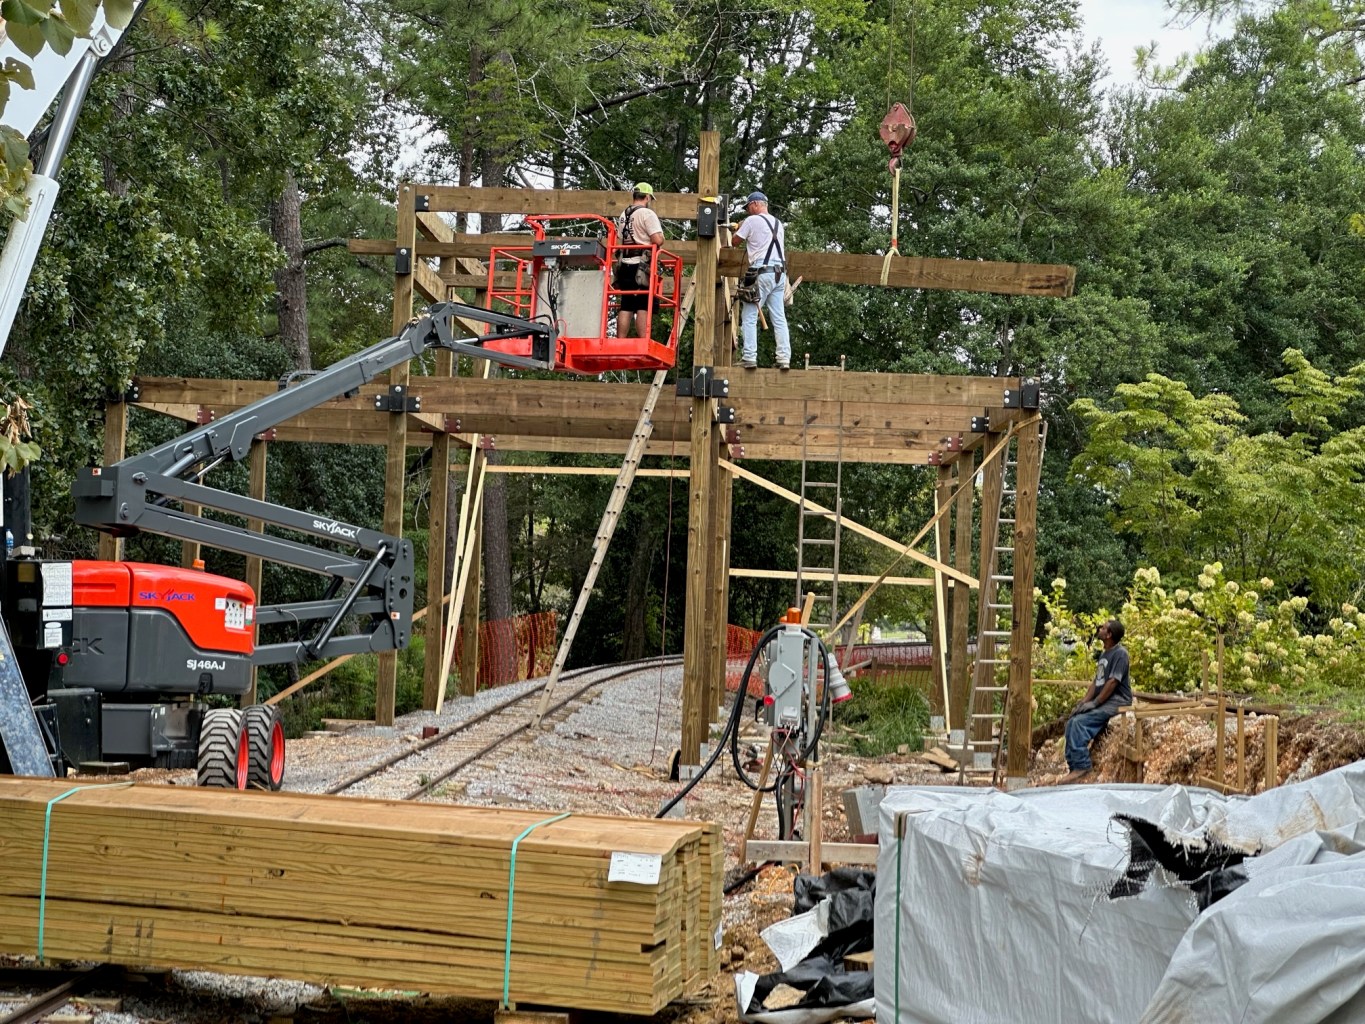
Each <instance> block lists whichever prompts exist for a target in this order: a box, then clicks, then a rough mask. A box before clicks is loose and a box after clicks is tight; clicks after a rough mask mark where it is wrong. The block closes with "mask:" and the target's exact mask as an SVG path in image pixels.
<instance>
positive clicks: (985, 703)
mask: <svg viewBox="0 0 1365 1024" xmlns="http://www.w3.org/2000/svg"><path fill="white" fill-rule="evenodd" d="M1025 429H1033V428H1032V427H1026V428H1025ZM1037 429H1038V431H1039V434H1040V435H1041V436H1040V440H1039V452H1038V459H1039V465H1040V466H1041V463H1042V457H1043V452H1044V450H1045V449H1046V447H1047V421H1046V420H1042V421H1040V423H1039V424H1038V426H1037ZM1018 445H1019V435H1018V433H1017V432H1015V431H1012V432H1011V433H1010V435H1009V437H1008V439H1007V445H1006V448H1005V450H1004V451H1003V452H1001V453H1000V458H1001V459H1002V460H1004V461H1003V472H1002V474H1001V487H1000V494H999V500H998V503H997V504H996V507H995V510H994V522H995V529H994V533H993V535H992V543H991V550H990V557H989V559H988V562H989V564H988V565H984V566H981V587H980V592H979V594H980V596H979V598H978V601H979V604H978V609H977V631H976V664H975V665H974V666H973V670H972V674H971V683H970V686H969V688H968V691H967V706H966V722H965V723H964V724H965V732H964V735H963V744H962V748H961V751H960V752H959V754H958V765H959V767H958V782H959V784H961V785H965V784H966V783H967V782H968V778H967V774H968V772H972V773H973V774H975V773H984V772H987V771H989V772H990V773H991V775H990V779H991V782H992V783H993V784H994V783H995V782H997V781H998V775H999V773H1000V767H1001V764H1000V752H1001V749H1002V746H1003V742H1004V737H1005V720H1006V716H1007V715H1008V713H1009V686H1008V685H1006V683H1004V682H1001V680H1000V678H999V671H1000V669H1001V667H1002V666H1003V667H1004V668H1005V669H1006V670H1008V667H1009V663H1010V637H1011V636H1012V631H1011V630H1010V629H1008V628H1001V621H1000V620H1001V618H1002V614H1001V613H1004V615H1003V617H1004V618H1005V620H1006V622H1009V621H1012V618H1013V610H1014V588H1015V585H1016V582H1017V581H1016V580H1015V578H1014V528H1015V524H1016V522H1017V516H1016V509H1017V505H1016V499H1017V496H1018V483H1019V458H1018V451H1019V448H1018ZM989 511H990V510H989V509H984V508H983V509H982V521H983V522H985V521H986V514H987V512H989ZM1024 583H1025V585H1026V586H1028V587H1030V588H1032V586H1033V581H1032V580H1026V581H1024Z"/></svg>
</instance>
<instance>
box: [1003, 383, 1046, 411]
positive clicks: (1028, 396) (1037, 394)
mask: <svg viewBox="0 0 1365 1024" xmlns="http://www.w3.org/2000/svg"><path fill="white" fill-rule="evenodd" d="M1041 394H1042V389H1041V387H1040V386H1039V384H1038V382H1037V381H1036V380H1024V381H1020V382H1019V387H1017V388H1006V389H1005V403H1004V404H1005V408H1006V409H1027V410H1030V411H1034V410H1036V409H1037V408H1038V402H1039V399H1040V398H1041Z"/></svg>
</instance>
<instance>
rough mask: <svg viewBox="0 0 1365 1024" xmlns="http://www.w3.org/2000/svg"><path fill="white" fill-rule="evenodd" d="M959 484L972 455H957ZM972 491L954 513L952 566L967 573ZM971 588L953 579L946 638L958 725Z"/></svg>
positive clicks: (963, 713) (962, 715)
mask: <svg viewBox="0 0 1365 1024" xmlns="http://www.w3.org/2000/svg"><path fill="white" fill-rule="evenodd" d="M953 465H954V466H956V467H957V481H956V483H957V484H958V485H961V484H962V483H964V482H966V481H967V480H970V479H971V478H972V474H973V471H972V456H971V455H970V454H968V455H965V456H962V457H960V458H958V459H957V460H956V461H955V462H954V463H953ZM973 497H974V495H973V493H972V488H970V487H964V488H962V490H961V492H960V493H959V494H958V496H957V508H956V509H955V510H954V515H953V519H954V522H953V568H954V569H956V570H957V571H958V572H965V573H968V574H970V573H971V571H972V509H973V507H974V505H973V501H972V499H973ZM971 602H972V590H971V588H970V587H968V586H967V585H966V584H965V583H962V582H960V581H958V580H954V581H953V612H952V624H953V635H952V638H951V639H950V641H949V645H950V646H949V654H948V670H949V672H950V673H951V678H950V680H949V686H948V708H949V711H948V716H949V718H950V719H951V720H952V721H954V722H956V723H957V724H958V726H959V727H964V728H965V726H966V725H967V724H968V722H967V691H968V689H969V680H968V677H967V633H968V629H967V626H968V622H967V618H968V616H969V615H971V607H972V605H971Z"/></svg>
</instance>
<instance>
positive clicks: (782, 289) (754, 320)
mask: <svg viewBox="0 0 1365 1024" xmlns="http://www.w3.org/2000/svg"><path fill="white" fill-rule="evenodd" d="M786 298H787V275H786V274H785V273H782V274H773V273H772V272H770V271H767V270H765V271H763V272H762V273H761V274H759V275H758V303H757V305H755V304H754V303H752V302H745V303H743V304H742V307H743V308H742V309H741V310H740V315H739V327H740V337H741V338H742V339H743V342H744V344H743V346H742V347H741V349H740V353H739V357H740V358H741V359H752V360H754V361H755V362H757V361H758V307H759V306H763V307H765V308H766V309H767V310H768V323H770V324H771V325H772V328H773V340H774V341H775V342H776V343H777V361H778V362H779V363H787V362H790V361H791V357H792V345H791V337H790V335H789V334H788V332H787V304H786Z"/></svg>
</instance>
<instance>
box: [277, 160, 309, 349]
mask: <svg viewBox="0 0 1365 1024" xmlns="http://www.w3.org/2000/svg"><path fill="white" fill-rule="evenodd" d="M302 212H303V201H302V199H300V198H299V183H298V182H297V181H296V180H295V179H294V173H293V172H292V171H285V174H284V188H283V189H281V191H280V194H279V196H278V198H276V200H275V201H274V202H273V203H271V204H270V233H271V236H272V237H273V238H274V239H275V244H276V245H278V246H279V247H280V248H281V249H283V250H284V256H285V262H284V266H282V267H280V269H279V270H277V271H275V303H276V308H277V310H278V314H279V325H280V342H281V344H283V345H284V350H285V352H286V353H287V354H288V356H289V362H290V364H291V365H292V366H293V367H294V369H296V370H311V369H312V368H313V360H312V355H311V353H310V352H309V348H308V274H307V270H306V268H305V266H304V262H303V223H302Z"/></svg>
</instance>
